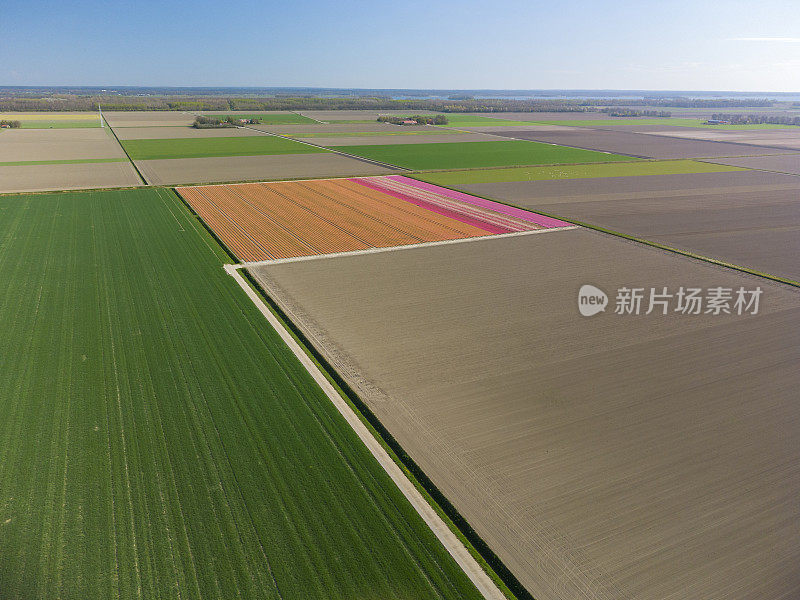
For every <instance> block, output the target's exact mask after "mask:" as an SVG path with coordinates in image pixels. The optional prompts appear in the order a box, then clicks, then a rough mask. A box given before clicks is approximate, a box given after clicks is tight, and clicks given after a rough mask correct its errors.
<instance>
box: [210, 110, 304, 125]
mask: <svg viewBox="0 0 800 600" xmlns="http://www.w3.org/2000/svg"><path fill="white" fill-rule="evenodd" d="M210 114H213V116H215V117H233V118H234V119H259V120H260V121H261V124H262V125H298V124H312V123H316V121H315V120H314V119H309V118H308V117H304V116H303V115H296V114H294V113H291V114H287V113H274V114H269V113H267V114H264V113H247V112H241V113H238V112H232V113H210Z"/></svg>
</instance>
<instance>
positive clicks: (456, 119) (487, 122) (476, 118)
mask: <svg viewBox="0 0 800 600" xmlns="http://www.w3.org/2000/svg"><path fill="white" fill-rule="evenodd" d="M493 114H494V115H496V116H493V117H482V116H480V115H475V114H463V115H462V114H452V113H446V114H445V116H446V117H447V120H448V121H449V123H448V124H447V125H441V127H491V126H497V127H511V126H514V125H531V123H529V122H528V121H513V120H511V119H504V118H503V117H502V116H501V115H502V113H493Z"/></svg>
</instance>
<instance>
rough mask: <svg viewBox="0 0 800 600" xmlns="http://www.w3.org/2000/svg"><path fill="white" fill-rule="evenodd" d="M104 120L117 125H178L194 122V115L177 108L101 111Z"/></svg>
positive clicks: (114, 125)
mask: <svg viewBox="0 0 800 600" xmlns="http://www.w3.org/2000/svg"><path fill="white" fill-rule="evenodd" d="M103 116H104V117H105V118H106V121H107V122H108V124H109V125H111V126H112V127H113V128H115V129H116V128H117V127H170V126H172V127H180V126H181V125H191V124H192V123H194V120H195V115H193V114H191V113H187V112H181V111H177V110H174V111H173V110H161V111H159V110H150V111H147V110H145V111H111V112H103Z"/></svg>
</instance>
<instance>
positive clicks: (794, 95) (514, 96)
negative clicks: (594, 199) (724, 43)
mask: <svg viewBox="0 0 800 600" xmlns="http://www.w3.org/2000/svg"><path fill="white" fill-rule="evenodd" d="M0 93H8V94H10V95H12V96H42V95H48V94H63V93H72V94H90V95H94V94H109V95H115V94H116V95H122V96H151V95H167V96H172V95H175V96H178V95H186V96H256V95H257V96H316V97H326V98H349V97H358V96H379V97H383V98H394V99H397V100H410V99H418V100H424V99H436V100H447V99H451V98H452V99H459V98H461V99H464V98H493V99H510V100H565V99H575V100H578V99H591V98H600V99H602V98H619V99H626V100H643V99H645V98H692V99H708V100H721V99H732V100H741V99H745V98H746V99H753V98H757V99H768V100H779V101H784V102H798V101H800V91H798V92H764V91H752V92H724V91H723V92H720V91H703V90H488V89H473V90H447V89H402V88H397V89H373V88H308V87H132V86H123V87H111V86H107V87H103V86H92V87H83V86H60V87H48V86H41V87H21V86H0Z"/></svg>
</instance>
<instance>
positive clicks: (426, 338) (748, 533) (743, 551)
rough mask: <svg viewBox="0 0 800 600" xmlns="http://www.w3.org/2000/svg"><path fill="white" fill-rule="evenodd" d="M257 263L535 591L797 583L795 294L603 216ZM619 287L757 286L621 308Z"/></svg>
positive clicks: (628, 594) (729, 598) (734, 590)
mask: <svg viewBox="0 0 800 600" xmlns="http://www.w3.org/2000/svg"><path fill="white" fill-rule="evenodd" d="M420 265H424V268H420ZM251 272H252V273H253V274H254V276H255V277H256V278H257V279H258V280H259V282H261V285H262V286H263V287H264V289H266V290H267V292H268V293H269V294H270V295H271V296H272V297H273V298H274V299H275V300H276V301H277V302H278V304H279V305H280V306H281V307H282V309H283V310H284V311H285V312H286V313H287V315H289V317H290V318H291V319H292V321H293V322H294V323H296V324H298V325H299V326H300V328H301V329H302V330H303V332H304V333H305V335H306V336H307V337H308V339H309V340H311V341H312V343H313V344H314V345H315V346H316V347H317V348H318V349H319V350H320V351H321V352H322V353H323V354H324V355H325V356H326V358H327V360H328V361H329V362H330V363H331V364H332V365H334V367H335V368H336V369H337V370H338V372H339V373H340V374H341V375H342V376H343V377H344V378H345V379H346V380H347V382H348V383H349V385H350V386H351V387H352V388H353V389H354V390H356V391H357V392H358V393H359V394H360V395H361V397H362V399H363V400H364V401H365V402H367V404H368V405H369V407H370V408H371V410H372V411H374V412H375V413H376V414H377V416H378V417H379V418H380V419H381V421H382V422H383V424H384V425H385V426H386V427H387V428H388V429H389V431H390V432H391V433H392V435H394V436H395V437H396V438H397V439H398V441H399V442H400V443H401V444H402V446H403V447H404V449H405V450H406V451H407V452H408V453H409V455H410V456H411V457H412V458H413V459H414V460H415V461H416V462H417V463H418V464H419V465H420V466H421V467H422V468H423V470H424V471H425V472H426V473H427V474H428V476H429V477H430V478H431V479H432V480H433V482H434V483H435V484H436V485H437V486H438V487H439V488H440V489H441V490H442V491H443V492H444V494H445V495H446V496H447V497H448V498H449V499H450V500H451V501H452V502H453V504H454V505H455V506H456V508H457V509H458V510H459V511H460V512H461V514H462V515H463V516H464V517H465V518H466V519H467V520H468V521H469V523H470V524H471V525H472V526H473V527H474V528H475V530H476V531H477V532H478V533H479V534H480V535H481V536H482V537H483V538H484V540H486V541H487V542H488V544H489V545H490V547H491V548H492V549H493V550H494V551H495V552H496V553H497V554H498V555H499V556H500V558H501V559H502V560H503V561H504V562H505V564H506V565H507V566H508V567H509V568H510V569H511V570H512V572H513V573H514V574H515V575H516V576H517V578H518V579H519V580H520V581H521V582H522V583H523V584H524V585H525V586H526V587H527V589H528V590H529V591H530V592H531V594H532V595H533V596H534V597H535V598H537V600H563V599H565V598H569V599H577V600H581V599H597V598H602V599H618V598H637V599H639V600H663V599H664V598H668V597H669V598H715V599H717V600H742V599H745V600H747V599H753V600H756V599H758V600H764V599H771V600H773V599H779V598H780V599H789V598H795V597H798V595H800V567H798V565H800V536H798V535H797V523H798V520H800V505H798V503H797V500H796V499H797V497H798V495H800V463H798V461H797V448H798V445H799V444H800V434H799V433H798V432H800V428H798V422H800V408H799V405H798V403H797V401H796V400H797V395H796V390H797V388H798V385H800V371H798V370H797V368H796V365H797V362H798V360H800V331H799V330H798V329H797V327H796V323H797V321H798V319H799V318H800V296H799V295H798V293H797V291H796V290H794V289H790V288H787V287H784V286H781V285H778V284H773V283H770V282H768V281H766V280H763V279H761V278H756V277H751V276H745V275H742V274H738V273H736V272H734V271H731V270H729V269H724V268H722V267H716V266H713V265H709V264H707V263H703V262H701V261H695V260H692V259H688V258H685V257H681V256H678V255H674V254H670V253H666V252H662V251H659V250H656V249H653V248H647V247H644V246H642V245H640V244H636V243H633V242H627V241H625V240H621V239H619V238H614V237H612V236H608V235H605V234H600V233H596V232H591V231H588V230H571V231H557V232H546V233H532V234H528V235H522V236H516V237H507V238H492V237H488V238H481V239H476V240H473V241H469V242H464V243H460V244H453V245H446V246H437V247H411V248H409V249H404V250H399V251H392V252H385V253H379V254H371V255H360V256H354V255H349V256H342V257H338V258H322V259H316V260H308V261H304V262H295V263H285V264H273V265H267V266H260V267H256V268H251ZM586 283H592V284H594V285H596V286H598V287H600V288H601V289H603V290H605V291H606V292H607V293H609V295H611V300H610V301H611V306H609V307H608V309H607V310H606V312H605V313H601V314H599V315H596V316H594V317H591V318H586V317H582V316H580V314H579V313H578V310H577V292H578V289H579V287H580V286H581V285H582V284H586ZM622 286H636V287H645V288H650V287H657V288H658V289H659V291H660V289H661V288H662V287H663V286H667V287H668V288H669V289H671V290H673V291H674V290H676V289H677V288H678V287H680V286H696V287H701V288H707V287H711V286H725V287H731V288H738V287H739V286H742V287H744V288H746V289H754V288H756V287H757V286H760V287H761V288H762V290H763V295H762V302H761V306H760V312H759V314H758V315H756V316H753V315H742V316H736V315H727V316H726V315H722V316H714V315H698V316H686V315H681V314H677V313H674V312H670V314H668V315H666V316H662V315H660V314H659V315H656V314H653V315H649V316H644V315H642V316H638V317H637V316H631V315H626V316H619V315H615V314H613V307H614V294H615V293H616V290H617V289H618V288H619V287H622Z"/></svg>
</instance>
